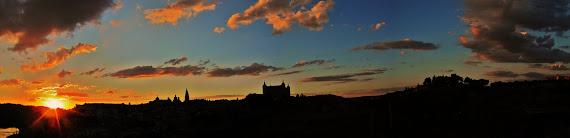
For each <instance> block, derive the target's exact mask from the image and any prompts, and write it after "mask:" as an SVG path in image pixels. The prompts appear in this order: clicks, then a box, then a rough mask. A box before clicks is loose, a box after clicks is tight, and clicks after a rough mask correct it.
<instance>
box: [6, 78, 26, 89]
mask: <svg viewBox="0 0 570 138" xmlns="http://www.w3.org/2000/svg"><path fill="white" fill-rule="evenodd" d="M24 82H25V81H24V80H20V79H9V80H2V81H0V88H2V87H16V86H20V85H22V84H23V83H24Z"/></svg>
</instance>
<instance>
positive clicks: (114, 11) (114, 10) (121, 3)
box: [113, 0, 123, 13]
mask: <svg viewBox="0 0 570 138" xmlns="http://www.w3.org/2000/svg"><path fill="white" fill-rule="evenodd" d="M121 8H123V2H122V1H120V0H117V1H115V7H113V13H116V12H117V10H119V9H121Z"/></svg>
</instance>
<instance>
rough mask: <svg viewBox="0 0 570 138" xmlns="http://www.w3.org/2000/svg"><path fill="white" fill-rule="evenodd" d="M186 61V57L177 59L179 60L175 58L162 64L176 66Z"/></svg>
mask: <svg viewBox="0 0 570 138" xmlns="http://www.w3.org/2000/svg"><path fill="white" fill-rule="evenodd" d="M185 61H188V58H187V57H179V58H177V59H176V58H175V59H170V60H168V61H166V62H164V64H172V65H178V64H180V63H182V62H185Z"/></svg>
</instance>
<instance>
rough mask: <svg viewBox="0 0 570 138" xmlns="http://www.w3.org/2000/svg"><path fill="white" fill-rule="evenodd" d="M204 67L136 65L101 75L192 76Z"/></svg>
mask: <svg viewBox="0 0 570 138" xmlns="http://www.w3.org/2000/svg"><path fill="white" fill-rule="evenodd" d="M205 69H206V68H205V67H199V66H192V65H187V66H181V67H156V68H155V67H152V66H136V67H134V68H130V69H124V70H120V71H117V72H114V73H109V74H105V75H103V77H115V78H128V79H139V78H153V77H160V76H193V75H201V74H202V73H203V71H204V70H205Z"/></svg>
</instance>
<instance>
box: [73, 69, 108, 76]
mask: <svg viewBox="0 0 570 138" xmlns="http://www.w3.org/2000/svg"><path fill="white" fill-rule="evenodd" d="M103 70H105V68H96V69H94V70H90V71H87V72H83V73H81V74H79V75H91V74H93V73H96V72H102V71H103Z"/></svg>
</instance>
